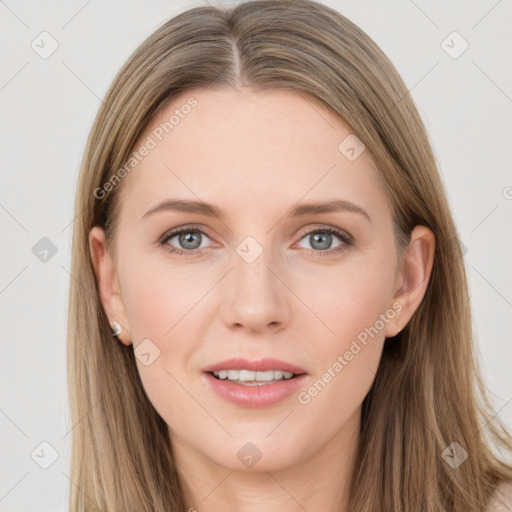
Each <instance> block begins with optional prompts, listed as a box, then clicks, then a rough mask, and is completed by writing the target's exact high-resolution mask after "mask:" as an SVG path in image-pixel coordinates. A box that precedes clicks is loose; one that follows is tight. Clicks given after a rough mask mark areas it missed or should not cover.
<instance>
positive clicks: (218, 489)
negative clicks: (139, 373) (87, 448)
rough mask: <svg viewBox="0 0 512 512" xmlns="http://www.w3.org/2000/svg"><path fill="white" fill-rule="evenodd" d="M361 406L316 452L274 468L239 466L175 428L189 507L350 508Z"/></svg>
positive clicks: (209, 511) (240, 511)
mask: <svg viewBox="0 0 512 512" xmlns="http://www.w3.org/2000/svg"><path fill="white" fill-rule="evenodd" d="M360 412H361V411H360V409H358V410H357V411H356V412H355V413H354V415H353V416H352V417H351V418H349V419H348V420H347V422H346V423H345V424H344V426H343V427H342V429H340V430H339V431H338V432H336V433H335V434H334V435H333V436H332V437H331V438H329V439H327V440H326V442H325V443H324V444H323V445H322V446H321V448H320V449H318V450H317V451H316V452H314V453H312V454H304V455H301V454H297V457H296V463H295V464H293V465H292V466H288V467H286V468H282V469H277V470H275V471H257V470H256V468H257V465H255V466H254V469H251V470H248V471H240V470H238V469H232V468H228V467H225V466H222V465H220V464H217V463H216V462H215V461H213V460H211V459H210V458H208V457H206V456H205V455H204V454H202V453H200V452H198V451H197V450H195V449H194V448H193V447H192V446H191V445H190V444H188V443H186V442H185V441H184V440H183V439H182V438H180V437H179V436H178V435H177V434H176V432H172V435H171V440H172V447H173V452H174V455H175V460H176V463H177V467H178V471H179V474H180V478H181V480H182V482H183V483H184V485H183V487H184V489H186V491H185V499H186V503H187V509H186V510H187V511H189V512H194V510H196V511H197V512H217V511H219V510H230V511H235V510H236V511H237V512H260V511H261V512H266V511H268V510H269V508H271V509H272V510H279V511H280V512H299V511H300V512H304V510H322V511H325V512H348V508H347V503H348V488H349V484H350V478H351V476H352V472H353V469H354V464H355V456H356V452H357V447H358V444H359V424H360Z"/></svg>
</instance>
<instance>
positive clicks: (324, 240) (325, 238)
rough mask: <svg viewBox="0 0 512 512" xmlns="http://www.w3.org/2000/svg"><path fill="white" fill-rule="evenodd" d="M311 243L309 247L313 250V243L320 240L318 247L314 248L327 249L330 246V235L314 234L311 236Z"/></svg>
mask: <svg viewBox="0 0 512 512" xmlns="http://www.w3.org/2000/svg"><path fill="white" fill-rule="evenodd" d="M312 237H313V242H312V243H311V246H312V247H313V248H315V245H314V244H315V243H317V242H318V241H319V240H320V247H316V248H317V249H328V248H329V246H330V245H331V239H332V236H331V234H330V233H315V234H314V235H312Z"/></svg>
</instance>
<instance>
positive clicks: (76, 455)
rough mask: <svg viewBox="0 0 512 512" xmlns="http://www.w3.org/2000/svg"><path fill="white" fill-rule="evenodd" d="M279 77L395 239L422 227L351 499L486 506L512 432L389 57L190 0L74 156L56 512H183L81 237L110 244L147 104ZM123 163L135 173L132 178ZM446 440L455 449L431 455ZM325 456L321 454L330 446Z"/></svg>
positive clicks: (138, 60) (461, 509)
mask: <svg viewBox="0 0 512 512" xmlns="http://www.w3.org/2000/svg"><path fill="white" fill-rule="evenodd" d="M211 86H214V87H223V86H228V87H235V88H236V87H240V86H245V87H250V88H253V89H255V90H266V89H267V90H268V89H273V88H286V89H290V90H293V91H296V92H299V93H301V94H307V95H310V97H312V98H315V99H317V100H319V101H321V102H323V103H325V104H326V105H328V106H329V107H330V108H331V109H333V111H334V112H336V113H337V114H338V115H339V116H341V118H342V119H344V120H345V122H346V123H348V125H350V126H351V128H352V130H353V132H354V133H355V134H356V135H357V136H358V137H359V139H361V141H362V142H363V143H364V144H365V146H366V148H367V149H368V150H369V151H370V152H371V154H372V156H373V157H374V161H375V162H376V163H377V165H378V169H377V170H378V172H379V173H380V175H381V176H382V178H383V183H384V184H385V186H386V189H387V193H388V196H389V201H390V204H391V206H392V212H393V222H394V226H395V234H396V245H397V249H398V250H399V251H401V250H403V249H404V247H405V246H406V244H407V242H408V239H409V234H410V232H411V230H412V228H413V227H414V226H415V225H418V224H421V225H425V226H428V227H429V228H430V229H431V230H432V231H433V232H434V234H435V237H436V249H435V258H434V266H433V271H432V274H431V278H430V282H429V285H428V288H427V291H426V294H425V296H424V298H423V301H422V303H421V305H420V307H419V308H418V310H417V311H416V312H415V314H414V315H413V317H412V319H411V320H410V322H409V324H408V325H407V326H406V327H405V328H404V329H403V330H402V331H401V332H400V333H399V334H398V335H397V336H396V337H395V338H394V340H393V341H391V340H390V341H388V342H387V343H386V344H385V348H384V351H383V354H382V359H381V363H380V366H379V369H378V372H377V375H376V377H375V381H374V383H373V385H372V387H371V390H370V392H369V393H368V395H367V396H366V398H365V399H364V401H363V411H362V418H361V419H362V421H361V442H360V445H359V447H358V450H359V454H358V455H359V456H358V460H357V465H356V468H355V471H354V473H353V476H352V480H351V487H350V505H349V510H352V511H357V512H383V511H388V512H406V511H410V510H414V511H415V512H419V511H424V512H440V511H447V512H448V511H449V512H468V511H481V512H483V511H484V510H485V509H486V506H487V504H488V502H489V500H490V496H491V493H492V492H493V491H494V489H495V488H496V486H497V484H499V482H500V481H502V480H511V479H512V467H511V465H510V463H507V462H504V461H501V460H500V459H499V458H498V456H497V455H496V454H495V453H493V451H492V449H494V447H496V448H497V449H499V450H501V451H503V450H504V451H505V452H508V453H510V451H511V448H512V439H511V436H510V435H509V433H507V431H506V429H505V428H504V426H503V425H502V423H500V422H499V420H498V418H493V415H494V414H495V413H494V412H493V410H492V406H491V404H490V401H489V400H488V398H487V396H486V392H485V387H484V384H483V382H482V380H481V377H480V374H479V369H478V366H477V355H478V354H477V351H476V349H475V347H474V345H473V341H472V325H471V316H470V306H469V299H468V287H467V281H466V274H465V268H464V260H463V255H462V252H461V247H460V244H459V242H458V234H457V230H456V227H455V225H454V221H453V218H452V215H451V212H450V209H449V206H448V204H447V200H446V195H445V191H444V188H443V185H442V182H441V180H440V177H439V173H438V170H437V165H436V162H435V158H434V156H433V153H432V150H431V147H430V145H429V140H428V136H427V134H426V132H425V128H424V126H423V123H422V121H421V119H420V116H419V114H418V111H417V110H416V107H415V105H414V103H413V100H412V99H411V96H410V95H409V94H408V90H407V88H406V86H405V84H404V82H403V81H402V79H401V78H400V76H399V75H398V73H397V71H396V70H395V68H394V66H393V65H392V63H391V62H390V61H389V60H388V58H387V57H386V56H385V55H384V54H383V52H382V51H381V50H380V49H379V48H378V46H377V45H376V44H375V43H374V42H373V41H372V40H371V39H370V38H369V37H368V36H367V35H366V34H365V33H364V32H363V31H361V30H360V29H359V28H358V27H356V26H355V25H354V24H353V23H351V22H350V21H349V20H348V19H346V18H345V17H344V16H342V15H341V14H339V13H338V12H336V11H334V10H332V9H330V8H329V7H326V6H324V5H322V4H319V3H316V2H314V1H307V0H294V1H274V0H258V1H250V2H246V3H242V4H239V5H237V6H234V7H231V8H218V7H210V6H205V7H196V8H192V9H189V10H187V11H185V12H183V13H181V14H179V15H178V16H176V17H174V18H173V19H171V20H169V21H167V22H166V23H165V24H163V25H162V26H161V27H160V28H159V29H158V30H156V32H154V33H153V34H152V35H151V36H150V37H149V38H148V39H147V40H146V41H144V42H143V43H142V45H141V46H140V47H139V48H138V49H137V50H136V51H135V53H134V54H133V55H132V56H131V57H130V59H129V60H128V61H127V63H126V64H125V65H124V66H123V68H122V69H121V71H120V72H119V73H118V74H117V76H116V78H115V80H114V82H113V83H112V85H111V87H110V89H109V91H108V93H107V95H106V97H105V99H104V101H103V103H102V105H101V107H100V109H99V112H98V114H97V117H96V119H95V122H94V125H93V127H92V129H91V133H90V136H89V139H88V142H87V147H86V149H85V154H84V158H83V161H82V167H81V171H80V176H79V181H78V187H77V193H76V204H75V212H76V220H75V223H74V232H73V249H72V270H71V274H72V279H71V282H70V297H69V326H68V378H69V394H70V404H71V413H72V423H73V429H72V436H73V442H72V461H71V462H72V464H71V475H70V478H71V484H70V510H71V511H72V512H78V511H88V512H93V511H102V512H106V511H111V512H114V511H115V512H119V511H123V512H130V511H134V512H144V511H154V512H169V511H170V510H172V511H178V510H180V511H184V510H186V504H185V500H184V495H183V487H182V485H183V484H182V483H181V482H180V479H179V477H178V471H177V468H176V465H175V461H174V458H173V451H172V446H171V445H170V441H169V436H168V430H167V425H166V424H165V422H164V421H163V419H162V418H161V417H160V416H159V415H158V414H157V413H156V411H155V409H154V408H153V406H152V405H151V403H150V401H149V400H148V397H147V396H146V394H145V392H144V390H143V387H142V384H141V381H140V378H139V375H138V372H137V368H136V364H135V359H134V354H133V349H132V347H127V346H124V345H123V344H121V343H119V342H118V341H117V340H116V339H115V338H112V336H111V330H110V326H109V323H108V321H107V316H106V314H105V312H104V310H103V307H102V304H101V302H100V299H99V293H98V285H97V281H96V278H95V275H94V270H93V265H92V260H91V257H90V252H89V246H88V234H89V231H90V230H91V228H92V227H93V226H95V225H98V226H101V227H103V228H104V229H105V230H106V233H107V242H108V246H109V250H112V251H115V238H116V219H117V215H118V210H119V208H118V197H119V190H120V189H121V188H122V183H120V184H119V185H118V186H117V187H114V188H113V189H112V190H111V191H109V193H107V194H104V197H102V198H101V199H98V198H97V196H98V194H97V193H96V194H95V191H97V190H98V189H99V188H101V187H102V185H103V184H104V183H106V182H107V181H108V180H109V179H110V178H111V177H112V176H113V175H114V174H115V173H116V172H117V171H118V170H119V169H120V168H121V167H122V166H123V164H124V162H125V161H126V160H127V159H128V158H129V155H130V152H131V151H132V150H133V146H134V144H135V142H136V140H137V139H138V137H139V136H140V135H141V133H142V132H143V130H144V128H145V127H146V126H147V124H148V122H149V121H150V120H151V119H152V117H153V116H154V115H155V113H156V112H157V111H158V110H159V109H161V108H162V106H163V105H164V104H165V103H166V102H168V101H169V100H171V99H172V98H173V97H174V96H176V95H177V94H180V93H181V92H183V91H186V90H187V89H190V90H191V89H193V88H194V87H204V88H206V87H211ZM134 172H136V171H134ZM453 442H456V443H458V444H459V445H460V446H461V447H462V448H463V449H464V450H465V451H466V452H467V459H466V460H465V461H464V462H463V463H462V464H461V465H460V466H459V467H458V468H456V469H454V468H452V467H451V466H450V465H449V464H447V463H446V462H445V460H444V459H443V458H442V457H441V454H442V452H443V451H444V450H445V449H446V448H447V447H448V446H449V445H450V444H451V443H453ZM333 456H335V455H334V454H333Z"/></svg>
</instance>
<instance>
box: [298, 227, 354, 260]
mask: <svg viewBox="0 0 512 512" xmlns="http://www.w3.org/2000/svg"><path fill="white" fill-rule="evenodd" d="M333 236H334V237H335V238H338V239H339V240H341V243H339V244H338V245H337V246H335V248H334V249H333V250H329V251H328V249H330V248H331V246H332V243H333ZM302 240H306V241H307V242H308V243H309V244H310V247H306V249H309V248H310V249H312V250H313V251H314V252H313V254H314V255H315V256H329V255H332V254H338V253H340V252H341V251H344V250H345V249H347V248H348V247H349V246H351V245H352V243H353V240H352V237H351V236H350V235H349V234H348V233H345V232H344V231H342V230H340V229H336V228H333V227H322V228H317V229H314V230H311V231H308V232H307V233H306V235H305V236H303V237H302V238H301V241H302ZM323 253H326V254H323Z"/></svg>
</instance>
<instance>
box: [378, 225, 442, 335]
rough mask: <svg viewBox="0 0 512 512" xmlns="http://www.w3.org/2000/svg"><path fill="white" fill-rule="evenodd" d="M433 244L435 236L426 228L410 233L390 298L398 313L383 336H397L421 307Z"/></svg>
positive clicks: (428, 277)
mask: <svg viewBox="0 0 512 512" xmlns="http://www.w3.org/2000/svg"><path fill="white" fill-rule="evenodd" d="M435 245H436V240H435V236H434V233H433V232H432V230H430V229H429V228H427V227H426V226H416V227H415V228H414V229H413V230H412V233H411V239H410V242H409V245H408V247H407V248H406V249H405V251H404V254H403V257H402V261H401V263H400V268H399V272H398V275H397V282H396V286H397V291H396V292H395V296H394V297H393V304H395V306H394V309H395V310H397V311H399V312H398V313H397V314H396V316H395V321H394V322H388V323H387V324H386V337H392V336H396V335H397V334H398V333H399V332H400V331H401V330H402V329H403V328H404V327H405V325H406V324H407V322H408V321H409V320H410V319H411V317H412V315H413V314H414V312H415V311H416V309H417V308H418V307H419V305H420V304H421V301H422V299H423V296H424V295H425V291H426V289H427V286H428V283H429V279H430V274H431V272H432V266H433V263H434V251H435ZM398 303H399V304H400V305H401V308H400V309H399V308H398V307H397V305H398Z"/></svg>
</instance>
